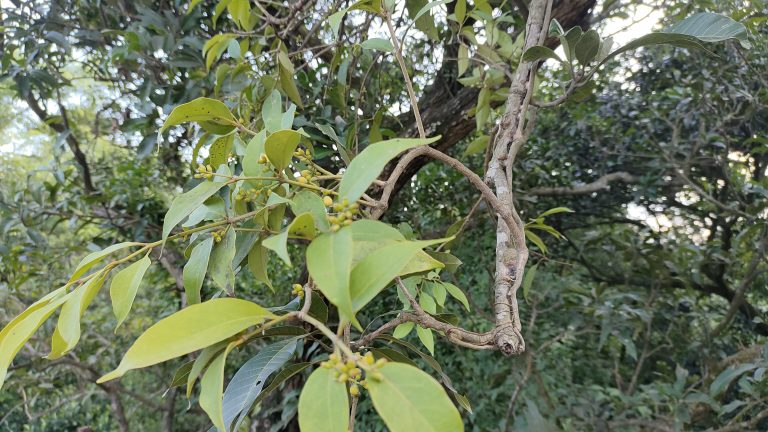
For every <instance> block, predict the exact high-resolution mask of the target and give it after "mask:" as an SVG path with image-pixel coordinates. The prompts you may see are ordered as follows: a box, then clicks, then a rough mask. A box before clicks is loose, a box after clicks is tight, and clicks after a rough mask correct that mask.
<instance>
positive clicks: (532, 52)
mask: <svg viewBox="0 0 768 432" xmlns="http://www.w3.org/2000/svg"><path fill="white" fill-rule="evenodd" d="M545 59H553V60H557V61H559V62H560V63H562V62H563V59H561V58H560V56H558V55H557V54H555V52H554V51H553V50H552V49H551V48H547V47H545V46H542V45H536V46H532V47H530V48H528V49H527V50H525V52H524V53H523V61H524V62H535V61H538V60H545Z"/></svg>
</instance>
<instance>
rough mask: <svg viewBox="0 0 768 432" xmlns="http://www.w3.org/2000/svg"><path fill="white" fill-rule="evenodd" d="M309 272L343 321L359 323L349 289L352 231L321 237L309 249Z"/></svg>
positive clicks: (341, 230)
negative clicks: (356, 319) (356, 321)
mask: <svg viewBox="0 0 768 432" xmlns="http://www.w3.org/2000/svg"><path fill="white" fill-rule="evenodd" d="M353 225H354V224H353ZM307 270H308V271H309V274H310V275H311V276H312V279H314V281H315V284H316V285H317V288H318V289H319V290H320V292H322V293H323V295H325V297H326V298H327V299H328V301H330V302H331V303H333V304H334V305H336V307H337V308H338V309H339V313H340V314H341V315H342V317H344V318H346V319H347V320H349V321H351V322H355V318H354V316H355V313H354V310H353V308H352V296H351V293H350V285H349V283H350V273H351V271H352V229H351V227H345V228H342V229H340V230H339V231H337V232H335V233H328V234H320V235H319V236H317V238H315V239H314V240H313V241H312V243H310V245H309V247H307Z"/></svg>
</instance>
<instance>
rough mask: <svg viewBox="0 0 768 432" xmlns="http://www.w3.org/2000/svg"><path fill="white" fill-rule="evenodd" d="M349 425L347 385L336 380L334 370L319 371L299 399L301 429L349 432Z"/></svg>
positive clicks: (313, 375) (306, 430)
mask: <svg viewBox="0 0 768 432" xmlns="http://www.w3.org/2000/svg"><path fill="white" fill-rule="evenodd" d="M348 425H349V401H348V400H347V386H346V384H344V383H342V382H339V381H337V380H336V378H335V376H334V371H333V370H332V369H325V368H317V369H315V371H314V372H312V374H311V375H310V376H309V379H307V383H306V384H304V388H303V389H302V390H301V395H300V396H299V429H301V432H346V431H347V427H348Z"/></svg>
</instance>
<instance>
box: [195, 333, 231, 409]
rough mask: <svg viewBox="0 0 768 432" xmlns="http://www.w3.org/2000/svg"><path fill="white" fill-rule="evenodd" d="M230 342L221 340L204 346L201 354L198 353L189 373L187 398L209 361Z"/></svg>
mask: <svg viewBox="0 0 768 432" xmlns="http://www.w3.org/2000/svg"><path fill="white" fill-rule="evenodd" d="M228 344H229V342H227V341H221V342H217V343H215V344H213V345H211V346H207V347H205V348H203V350H202V351H200V354H198V356H197V358H196V359H195V362H194V363H193V364H192V368H191V369H190V370H189V374H187V399H189V398H190V396H192V389H193V388H194V386H195V381H197V378H199V377H200V374H201V373H203V370H205V367H206V366H208V363H210V362H211V359H212V358H214V357H215V356H216V355H217V354H218V353H219V352H221V350H223V349H224V348H225V347H226V346H227V345H228Z"/></svg>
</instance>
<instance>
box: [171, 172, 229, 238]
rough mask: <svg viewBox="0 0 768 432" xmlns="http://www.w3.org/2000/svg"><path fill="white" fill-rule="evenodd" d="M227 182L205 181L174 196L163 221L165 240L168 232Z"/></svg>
mask: <svg viewBox="0 0 768 432" xmlns="http://www.w3.org/2000/svg"><path fill="white" fill-rule="evenodd" d="M226 184H227V183H226V182H221V181H215V182H210V181H204V182H202V183H200V184H199V185H197V186H195V187H194V188H193V189H192V190H190V191H188V192H185V193H183V194H181V195H179V196H177V197H176V198H174V200H173V202H172V203H171V207H170V208H169V209H168V213H166V214H165V220H164V221H163V240H165V239H166V238H168V234H170V233H171V230H172V229H173V228H174V227H175V226H176V225H178V224H179V223H180V222H181V221H183V220H184V219H185V218H186V217H187V216H189V214H190V213H192V212H193V211H194V210H195V209H196V208H198V207H200V206H201V205H203V203H204V202H205V200H207V199H208V198H210V197H211V196H213V194H215V193H216V192H218V191H219V189H221V188H222V187H224V185H226Z"/></svg>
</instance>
